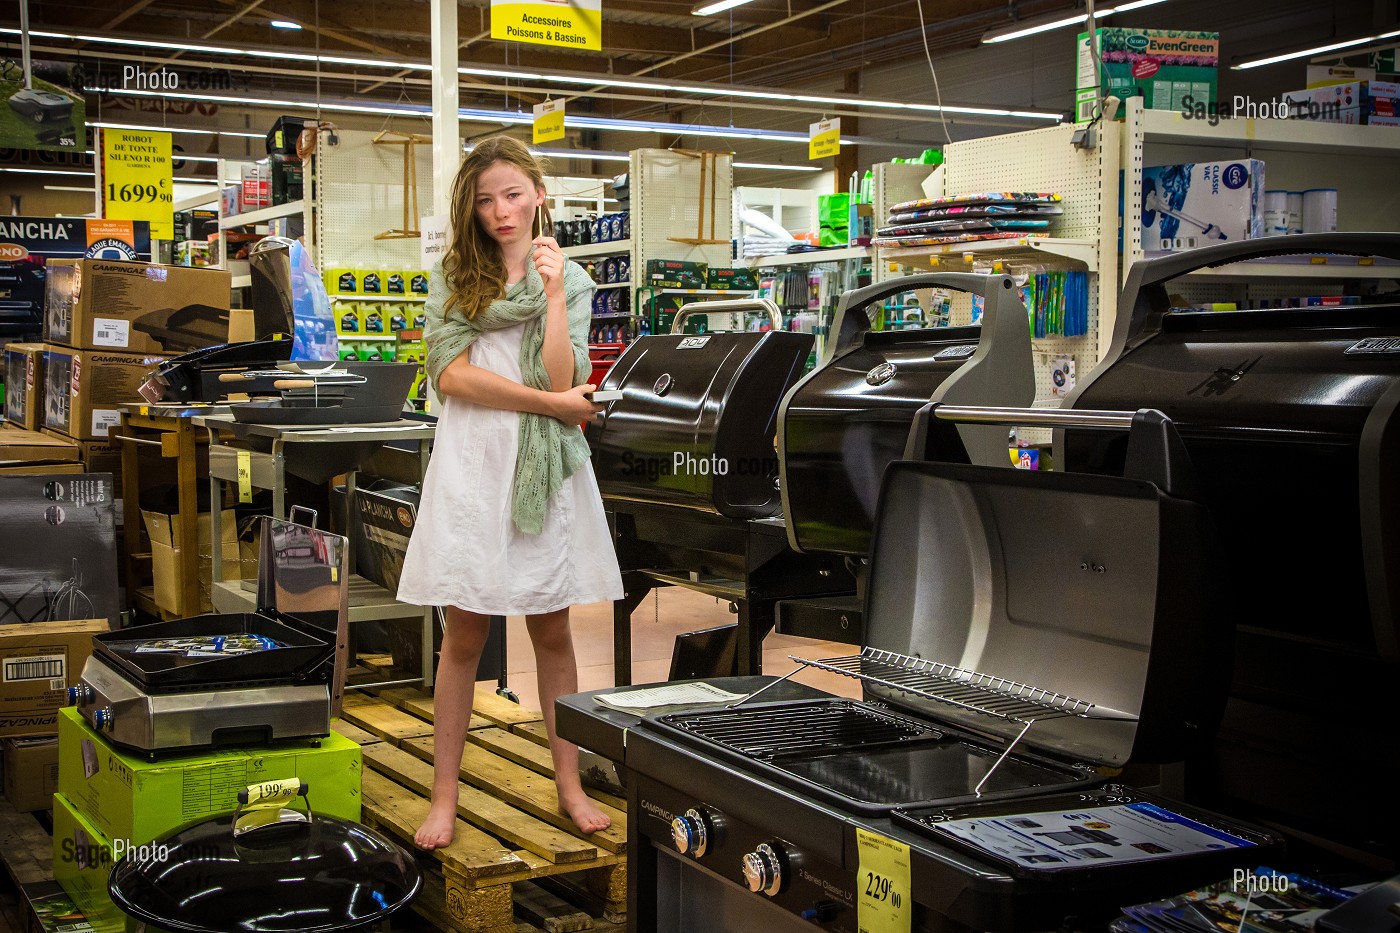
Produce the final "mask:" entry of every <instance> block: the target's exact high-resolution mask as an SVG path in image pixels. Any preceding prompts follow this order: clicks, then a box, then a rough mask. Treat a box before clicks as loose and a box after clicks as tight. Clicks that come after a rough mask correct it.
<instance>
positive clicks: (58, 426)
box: [44, 346, 164, 440]
mask: <svg viewBox="0 0 1400 933" xmlns="http://www.w3.org/2000/svg"><path fill="white" fill-rule="evenodd" d="M162 359H164V357H160V356H144V355H141V354H137V353H111V352H109V351H106V350H71V349H69V348H67V347H55V346H50V347H49V348H48V349H46V350H45V351H44V426H45V427H47V428H52V429H53V430H55V431H58V432H59V433H61V434H65V435H67V436H68V437H71V438H75V439H77V440H97V439H100V438H106V437H107V433H108V431H109V430H110V429H111V428H113V427H114V426H116V425H117V424H119V423H120V422H121V412H120V409H119V406H121V405H125V404H128V403H133V402H140V401H141V395H140V392H139V391H138V390H139V388H140V386H141V382H142V381H143V380H144V379H145V378H146V374H147V373H149V372H150V371H151V370H152V369H154V368H155V367H156V366H157V365H158V364H159V363H160V361H161V360H162Z"/></svg>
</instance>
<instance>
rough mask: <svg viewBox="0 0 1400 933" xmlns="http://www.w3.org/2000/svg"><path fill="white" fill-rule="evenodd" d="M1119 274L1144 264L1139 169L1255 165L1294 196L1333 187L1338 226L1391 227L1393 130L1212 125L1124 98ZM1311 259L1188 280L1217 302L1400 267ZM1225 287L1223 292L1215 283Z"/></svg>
mask: <svg viewBox="0 0 1400 933" xmlns="http://www.w3.org/2000/svg"><path fill="white" fill-rule="evenodd" d="M1122 148H1123V169H1124V172H1123V245H1124V262H1123V271H1124V275H1125V276H1126V272H1127V269H1128V267H1129V266H1130V265H1131V264H1132V263H1133V262H1134V261H1136V260H1138V259H1141V258H1143V251H1142V211H1141V205H1142V170H1143V168H1144V166H1151V165H1166V164H1173V163H1180V162H1206V161H1223V160H1226V159H1245V158H1252V159H1260V160H1262V161H1263V162H1264V183H1265V184H1264V186H1265V187H1266V188H1268V189H1278V188H1282V189H1285V190H1293V191H1301V190H1304V189H1307V188H1319V187H1328V188H1336V189H1337V227H1338V229H1339V230H1343V231H1347V230H1354V231H1364V230H1389V229H1393V228H1394V226H1395V217H1396V216H1397V213H1400V190H1397V189H1396V186H1394V185H1391V184H1388V183H1386V181H1385V179H1388V178H1390V177H1392V176H1393V175H1394V173H1395V166H1396V165H1397V164H1400V132H1396V131H1395V130H1394V128H1392V127H1376V126H1350V125H1345V124H1338V123H1320V122H1313V121H1308V120H1237V119H1221V120H1219V121H1217V122H1216V124H1215V125H1214V126H1212V125H1210V123H1209V122H1208V121H1205V120H1194V119H1189V118H1187V117H1185V116H1184V115H1182V114H1180V113H1177V112H1175V111H1164V110H1148V109H1145V108H1144V107H1143V106H1142V103H1141V101H1140V100H1137V99H1130V100H1129V101H1128V102H1127V105H1126V109H1125V112H1124V133H1123V136H1122ZM1314 260H1315V261H1313V262H1283V261H1276V260H1269V261H1256V262H1249V263H1235V264H1232V265H1230V266H1226V267H1222V268H1219V269H1205V270H1200V271H1199V272H1196V273H1194V274H1193V275H1192V278H1193V279H1196V280H1198V281H1197V282H1195V283H1192V285H1191V288H1190V294H1188V295H1187V297H1189V298H1192V299H1203V300H1212V299H1224V298H1226V297H1230V296H1232V295H1233V296H1237V295H1238V286H1239V284H1240V283H1250V284H1249V292H1250V295H1249V296H1250V297H1275V295H1272V294H1269V293H1270V292H1274V291H1277V292H1278V295H1277V297H1282V296H1283V295H1285V294H1298V291H1299V284H1300V283H1299V280H1311V281H1314V282H1318V283H1320V284H1322V285H1323V286H1324V287H1326V288H1330V290H1331V291H1333V292H1336V291H1338V290H1339V289H1340V287H1341V284H1340V283H1341V282H1343V281H1349V280H1356V279H1376V280H1384V279H1394V278H1397V276H1400V267H1396V266H1387V265H1385V264H1379V263H1376V264H1358V263H1357V262H1356V260H1354V259H1350V260H1349V259H1344V258H1341V257H1333V258H1330V259H1328V258H1327V257H1314ZM1226 285H1229V286H1232V288H1231V289H1229V290H1226V291H1221V287H1222V286H1226Z"/></svg>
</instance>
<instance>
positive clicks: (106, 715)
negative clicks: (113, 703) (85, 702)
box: [92, 706, 116, 732]
mask: <svg viewBox="0 0 1400 933" xmlns="http://www.w3.org/2000/svg"><path fill="white" fill-rule="evenodd" d="M115 718H116V717H115V716H114V715H113V714H112V707H110V706H104V707H102V708H101V709H95V710H93V711H92V727H93V728H94V729H96V730H97V731H98V732H111V731H112V720H114V719H115Z"/></svg>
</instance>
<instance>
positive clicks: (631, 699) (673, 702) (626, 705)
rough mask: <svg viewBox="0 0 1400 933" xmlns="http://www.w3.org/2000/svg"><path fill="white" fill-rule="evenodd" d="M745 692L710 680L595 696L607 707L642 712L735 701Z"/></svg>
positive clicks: (628, 711)
mask: <svg viewBox="0 0 1400 933" xmlns="http://www.w3.org/2000/svg"><path fill="white" fill-rule="evenodd" d="M743 696H744V694H742V693H730V692H729V691H727V690H721V689H720V688H718V687H716V686H713V685H712V684H707V683H695V684H667V685H666V686H664V687H644V688H642V689H640V690H623V691H621V692H619V693H606V694H599V695H597V696H595V697H594V698H593V699H595V700H597V701H598V702H599V703H601V704H602V705H604V706H610V707H612V708H613V709H617V710H622V711H623V712H627V713H631V712H639V711H641V710H647V709H655V708H656V707H659V706H694V705H696V704H700V703H732V702H733V701H735V700H739V699H743Z"/></svg>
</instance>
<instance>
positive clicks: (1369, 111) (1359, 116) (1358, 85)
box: [1283, 81, 1400, 126]
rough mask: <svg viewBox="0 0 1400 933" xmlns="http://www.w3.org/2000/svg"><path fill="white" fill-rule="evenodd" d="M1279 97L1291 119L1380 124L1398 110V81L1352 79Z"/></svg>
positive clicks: (1397, 112) (1393, 116)
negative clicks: (1343, 82)
mask: <svg viewBox="0 0 1400 933" xmlns="http://www.w3.org/2000/svg"><path fill="white" fill-rule="evenodd" d="M1283 99H1284V100H1285V101H1286V102H1287V104H1288V114H1289V118H1290V119H1294V120H1316V121H1319V122H1322V123H1349V124H1353V125H1356V124H1371V125H1376V126H1381V125H1385V124H1386V122H1387V121H1393V120H1394V119H1395V118H1396V116H1397V114H1400V84H1397V83H1394V82H1390V81H1353V82H1348V83H1346V84H1333V85H1329V86H1327V87H1317V88H1308V89H1306V90H1302V91H1289V92H1288V93H1287V94H1284V95H1283ZM1390 125H1394V124H1393V123H1391V124H1390Z"/></svg>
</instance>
